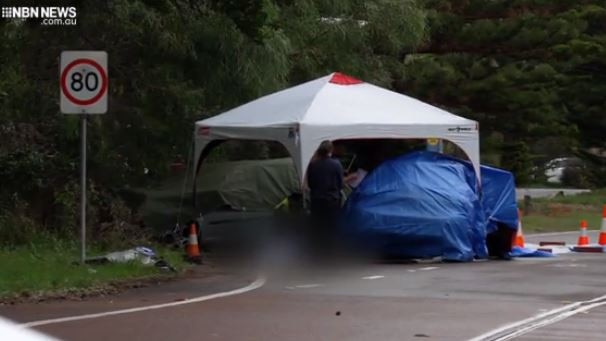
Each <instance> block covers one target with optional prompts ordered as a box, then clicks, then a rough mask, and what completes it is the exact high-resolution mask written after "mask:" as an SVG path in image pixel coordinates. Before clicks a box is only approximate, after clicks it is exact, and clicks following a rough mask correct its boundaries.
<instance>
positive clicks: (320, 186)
mask: <svg viewBox="0 0 606 341" xmlns="http://www.w3.org/2000/svg"><path fill="white" fill-rule="evenodd" d="M307 184H308V186H309V190H310V196H311V199H312V200H335V201H339V200H340V199H341V190H342V189H343V166H341V163H340V162H339V161H338V160H335V159H333V158H321V159H317V160H315V161H313V162H312V163H311V164H310V165H309V168H308V170H307Z"/></svg>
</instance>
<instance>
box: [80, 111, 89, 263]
mask: <svg viewBox="0 0 606 341" xmlns="http://www.w3.org/2000/svg"><path fill="white" fill-rule="evenodd" d="M87 120H88V117H87V115H86V114H82V115H80V263H81V264H84V261H85V260H86V123H87Z"/></svg>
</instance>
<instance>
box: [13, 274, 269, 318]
mask: <svg viewBox="0 0 606 341" xmlns="http://www.w3.org/2000/svg"><path fill="white" fill-rule="evenodd" d="M266 282H267V279H266V278H265V276H259V277H258V278H257V279H256V280H255V281H254V282H252V283H250V284H249V285H247V286H245V287H242V288H238V289H234V290H231V291H225V292H219V293H215V294H210V295H204V296H200V297H195V298H190V299H185V300H183V301H179V302H169V303H161V304H154V305H148V306H142V307H134V308H128V309H120V310H113V311H106V312H102V313H94V314H84V315H76V316H67V317H59V318H54V319H48V320H40V321H32V322H26V323H22V324H20V325H19V326H21V327H27V328H29V327H37V326H43V325H48V324H57V323H64V322H71V321H80V320H88V319H94V318H99V317H106V316H114V315H122V314H130V313H136V312H140V311H147V310H156V309H163V308H169V307H175V306H180V305H185V304H191V303H198V302H203V301H209V300H213V299H216V298H222V297H228V296H234V295H239V294H244V293H246V292H249V291H253V290H255V289H258V288H260V287H262V286H263V285H265V283H266Z"/></svg>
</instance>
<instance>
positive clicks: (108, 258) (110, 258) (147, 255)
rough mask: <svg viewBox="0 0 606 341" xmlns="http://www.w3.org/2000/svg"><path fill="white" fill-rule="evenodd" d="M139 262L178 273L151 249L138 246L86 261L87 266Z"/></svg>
mask: <svg viewBox="0 0 606 341" xmlns="http://www.w3.org/2000/svg"><path fill="white" fill-rule="evenodd" d="M134 261H138V262H140V263H141V264H143V265H149V266H151V265H154V266H156V267H158V268H160V269H162V270H167V271H172V272H176V269H175V268H173V267H172V266H171V265H170V264H169V263H168V262H166V261H165V260H163V259H160V258H158V256H157V255H156V252H155V251H154V250H152V249H150V248H147V247H143V246H138V247H136V248H133V249H128V250H124V251H115V252H110V253H108V254H105V255H103V256H98V257H91V258H87V259H86V260H85V263H86V264H92V265H94V264H106V263H128V262H134Z"/></svg>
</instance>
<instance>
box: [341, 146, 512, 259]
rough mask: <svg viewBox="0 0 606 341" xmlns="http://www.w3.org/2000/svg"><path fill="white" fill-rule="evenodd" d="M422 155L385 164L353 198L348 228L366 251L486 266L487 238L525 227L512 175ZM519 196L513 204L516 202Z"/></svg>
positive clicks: (347, 214)
mask: <svg viewBox="0 0 606 341" xmlns="http://www.w3.org/2000/svg"><path fill="white" fill-rule="evenodd" d="M482 176H483V177H486V179H485V180H483V181H482V184H483V186H487V187H489V188H488V189H486V190H485V195H484V197H483V198H481V195H480V194H479V193H480V192H479V191H480V190H479V188H478V186H477V185H476V184H477V181H476V177H475V174H474V172H473V168H472V167H471V164H469V163H468V162H465V161H461V160H459V159H455V158H452V157H448V156H445V155H443V154H438V153H433V152H427V151H420V152H413V153H410V154H407V155H403V156H401V157H398V158H396V159H392V160H389V161H386V162H384V163H383V164H381V165H380V166H379V167H377V168H376V169H375V170H373V171H372V172H371V173H370V174H369V175H368V176H367V177H366V178H365V179H364V181H363V182H362V183H361V184H360V186H359V187H358V188H357V189H356V190H355V191H354V192H353V193H352V194H351V195H350V197H349V198H348V200H347V203H346V205H345V207H344V210H343V213H344V214H343V228H344V232H345V233H346V236H347V237H350V238H351V239H352V240H353V241H354V242H355V243H356V244H357V245H358V246H359V247H363V248H364V249H366V250H368V251H373V252H378V253H380V254H382V255H384V256H388V257H397V258H432V257H442V258H443V259H444V260H448V261H471V260H473V259H474V258H486V257H487V249H486V233H487V227H488V226H489V227H488V229H489V230H492V229H495V228H496V223H497V222H501V223H504V224H507V225H508V226H509V225H510V224H511V225H512V226H517V211H516V209H515V204H516V202H515V186H514V184H513V176H512V175H511V173H509V172H506V171H502V170H499V169H495V168H490V167H482ZM512 193H513V196H512Z"/></svg>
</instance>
